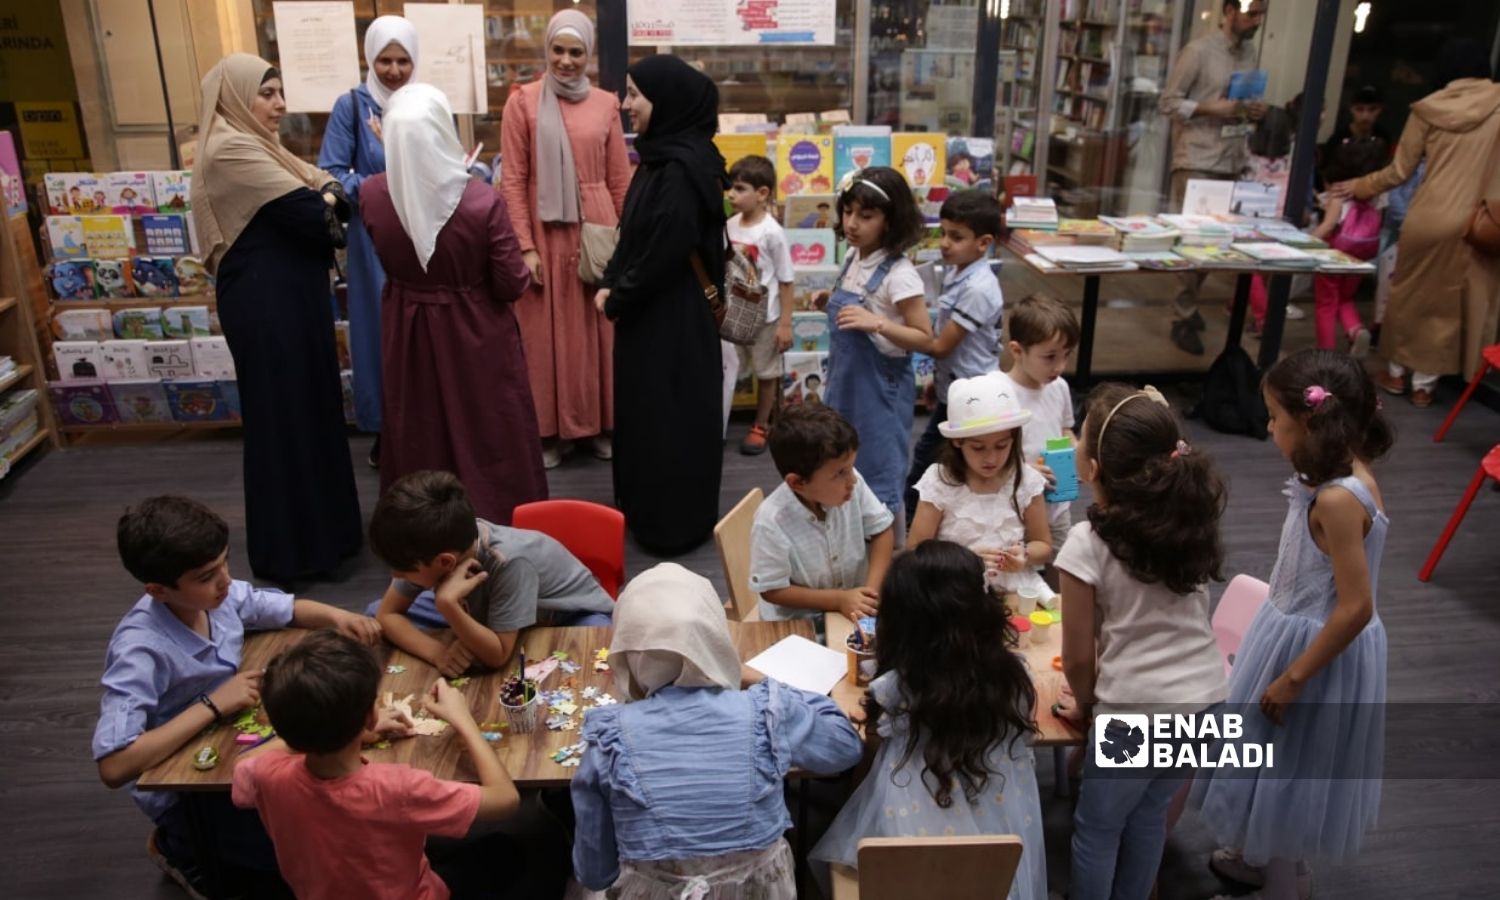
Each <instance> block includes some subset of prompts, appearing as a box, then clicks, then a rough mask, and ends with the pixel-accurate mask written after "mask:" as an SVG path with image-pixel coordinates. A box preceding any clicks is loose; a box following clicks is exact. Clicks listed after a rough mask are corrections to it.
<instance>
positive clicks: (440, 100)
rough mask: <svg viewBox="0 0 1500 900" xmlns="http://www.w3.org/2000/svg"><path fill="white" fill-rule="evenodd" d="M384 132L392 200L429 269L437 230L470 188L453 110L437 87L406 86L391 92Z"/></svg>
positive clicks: (420, 256) (382, 127)
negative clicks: (428, 263)
mask: <svg viewBox="0 0 1500 900" xmlns="http://www.w3.org/2000/svg"><path fill="white" fill-rule="evenodd" d="M381 130H382V131H383V133H384V143H385V177H386V183H387V185H388V186H389V187H390V192H391V204H392V205H393V206H395V207H396V217H397V218H398V219H400V220H401V227H402V228H403V229H405V230H406V236H407V237H409V238H411V243H412V248H413V249H414V250H416V252H417V261H418V262H419V263H421V265H422V271H424V272H425V271H427V262H428V260H430V259H432V253H433V250H434V249H436V247H437V238H438V233H439V232H441V231H442V230H443V226H444V225H446V224H447V223H448V219H449V218H450V217H451V216H452V215H453V211H454V210H455V209H457V208H458V201H459V200H461V199H463V195H464V189H465V188H467V187H468V186H469V172H468V169H467V168H466V167H465V166H464V149H463V146H462V145H461V144H459V142H458V133H457V132H456V131H454V130H453V109H452V108H451V107H450V106H449V105H448V98H447V96H446V95H444V94H443V92H442V91H441V90H439V89H438V88H435V87H433V86H432V85H430V84H420V83H418V84H408V85H407V86H406V87H403V88H402V89H401V90H399V91H396V92H395V93H394V94H392V95H391V106H390V108H389V109H387V110H386V112H385V115H384V116H383V117H382V126H381Z"/></svg>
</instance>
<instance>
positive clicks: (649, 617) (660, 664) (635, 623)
mask: <svg viewBox="0 0 1500 900" xmlns="http://www.w3.org/2000/svg"><path fill="white" fill-rule="evenodd" d="M614 618H615V636H614V640H613V641H612V642H611V643H610V646H609V664H610V666H611V667H612V668H613V669H614V671H615V689H616V690H618V691H619V692H620V693H621V694H624V695H625V696H626V697H628V698H629V699H631V700H641V699H643V698H646V697H649V696H651V695H652V694H654V693H656V692H657V691H659V690H661V689H662V688H664V687H669V686H676V687H719V688H731V689H735V688H738V687H739V686H740V656H739V654H738V653H736V652H735V649H734V641H733V640H731V639H730V637H729V623H728V622H727V621H726V620H725V618H724V607H723V605H722V604H721V603H720V602H719V597H718V595H717V594H716V593H715V592H714V588H713V585H711V584H709V583H708V579H707V578H704V577H703V576H702V575H695V574H693V573H692V572H689V571H688V570H687V569H684V568H683V567H682V566H679V565H678V564H676V563H661V564H660V565H657V566H655V567H653V568H650V569H647V570H646V571H645V572H642V573H641V574H639V575H637V576H636V577H635V578H633V579H631V581H630V583H629V584H627V585H625V589H624V590H623V591H621V592H620V601H619V603H617V604H616V605H615V616H614Z"/></svg>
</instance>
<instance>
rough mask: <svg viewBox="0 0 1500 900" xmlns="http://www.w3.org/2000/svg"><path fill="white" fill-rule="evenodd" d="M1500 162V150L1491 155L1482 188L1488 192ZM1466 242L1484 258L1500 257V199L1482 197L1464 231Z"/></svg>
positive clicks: (1492, 152)
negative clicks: (1497, 164)
mask: <svg viewBox="0 0 1500 900" xmlns="http://www.w3.org/2000/svg"><path fill="white" fill-rule="evenodd" d="M1497 160H1500V149H1497V150H1494V151H1491V153H1490V171H1489V175H1488V176H1487V177H1486V178H1485V179H1484V181H1483V183H1482V184H1481V188H1482V189H1484V190H1488V189H1489V186H1490V182H1492V181H1494V180H1495V163H1496V161H1497ZM1464 240H1465V241H1467V242H1468V244H1469V246H1470V247H1473V248H1474V249H1475V250H1476V251H1478V252H1479V253H1481V254H1482V255H1484V256H1489V257H1500V197H1482V198H1480V200H1479V208H1478V209H1476V210H1474V217H1473V218H1472V219H1470V220H1469V227H1468V228H1467V229H1465V230H1464Z"/></svg>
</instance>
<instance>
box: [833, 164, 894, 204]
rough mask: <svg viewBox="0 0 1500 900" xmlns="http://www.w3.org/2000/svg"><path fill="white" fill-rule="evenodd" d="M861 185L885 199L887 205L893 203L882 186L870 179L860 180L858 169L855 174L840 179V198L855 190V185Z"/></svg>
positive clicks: (850, 173)
mask: <svg viewBox="0 0 1500 900" xmlns="http://www.w3.org/2000/svg"><path fill="white" fill-rule="evenodd" d="M859 184H862V185H864V186H865V187H867V188H869V189H870V190H872V191H874V192H875V193H877V194H879V195H880V196H882V197H884V198H885V201H886V202H887V203H889V202H890V201H891V195H890V194H887V193H886V192H885V188H882V187H881V186H880V185H878V184H876V183H875V182H873V181H871V180H869V179H868V178H860V177H859V170H857V169H856V170H855V171H853V172H849V173H846V174H845V175H844V177H843V178H842V179H840V181H839V196H840V197H842V196H843V195H844V194H847V193H849V192H850V191H852V190H854V187H855V185H859Z"/></svg>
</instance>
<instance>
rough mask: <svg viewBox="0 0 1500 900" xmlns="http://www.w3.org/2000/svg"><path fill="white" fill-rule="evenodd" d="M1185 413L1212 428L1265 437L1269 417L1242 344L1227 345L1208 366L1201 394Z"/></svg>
mask: <svg viewBox="0 0 1500 900" xmlns="http://www.w3.org/2000/svg"><path fill="white" fill-rule="evenodd" d="M1188 415H1189V417H1191V418H1195V419H1198V418H1201V419H1202V420H1203V421H1204V422H1205V423H1207V425H1208V427H1210V428H1212V429H1213V430H1215V431H1222V432H1223V433H1225V434H1245V435H1249V436H1250V437H1253V438H1259V439H1261V440H1265V438H1266V422H1267V421H1268V420H1269V419H1270V416H1269V415H1268V414H1267V413H1266V405H1265V400H1264V399H1263V398H1262V397H1261V395H1260V372H1259V371H1258V370H1257V369H1256V368H1255V363H1254V362H1253V361H1252V360H1251V359H1250V354H1248V353H1246V352H1245V348H1244V347H1241V346H1239V345H1238V344H1236V345H1235V346H1233V347H1229V348H1228V349H1226V350H1225V351H1224V352H1223V353H1220V354H1219V358H1218V359H1215V360H1214V362H1213V365H1211V366H1209V367H1208V376H1207V377H1206V378H1204V379H1203V396H1202V398H1201V399H1199V401H1198V405H1197V406H1195V407H1193V409H1192V410H1191V411H1190V412H1189V413H1188Z"/></svg>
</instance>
